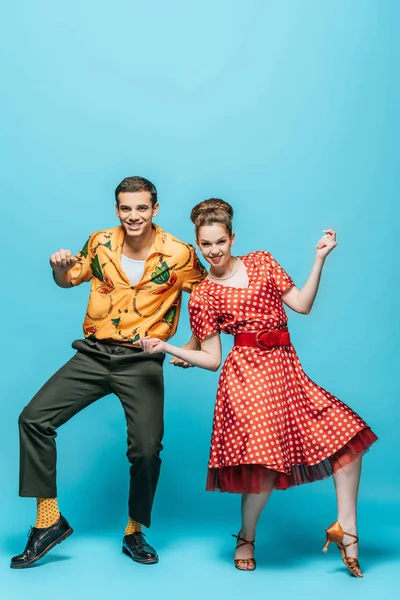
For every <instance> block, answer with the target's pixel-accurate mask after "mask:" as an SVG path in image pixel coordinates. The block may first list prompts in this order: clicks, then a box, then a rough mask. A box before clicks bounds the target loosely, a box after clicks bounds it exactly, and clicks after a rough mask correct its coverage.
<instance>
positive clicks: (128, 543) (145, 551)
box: [122, 531, 158, 565]
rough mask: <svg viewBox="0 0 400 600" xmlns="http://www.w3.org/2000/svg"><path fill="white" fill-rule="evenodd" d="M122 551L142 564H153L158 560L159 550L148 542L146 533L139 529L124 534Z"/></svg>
mask: <svg viewBox="0 0 400 600" xmlns="http://www.w3.org/2000/svg"><path fill="white" fill-rule="evenodd" d="M122 552H123V553H124V554H126V555H127V556H130V557H131V559H132V560H134V561H135V562H138V563H141V564H142V565H153V564H154V563H157V562H158V554H157V552H156V551H155V550H154V548H153V546H150V544H148V543H147V542H146V540H145V539H144V533H142V532H139V531H137V532H136V533H131V534H129V535H126V536H124V539H123V540H122Z"/></svg>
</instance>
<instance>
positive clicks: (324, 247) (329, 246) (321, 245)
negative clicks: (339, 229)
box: [317, 227, 337, 259]
mask: <svg viewBox="0 0 400 600" xmlns="http://www.w3.org/2000/svg"><path fill="white" fill-rule="evenodd" d="M324 233H325V235H324V236H323V237H322V238H321V239H320V240H319V242H318V244H317V258H322V259H325V258H326V257H327V256H328V254H329V253H330V252H332V250H333V249H334V248H336V246H337V242H336V231H335V230H334V229H333V227H332V229H326V230H324Z"/></svg>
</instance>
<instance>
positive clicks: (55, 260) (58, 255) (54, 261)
mask: <svg viewBox="0 0 400 600" xmlns="http://www.w3.org/2000/svg"><path fill="white" fill-rule="evenodd" d="M75 264H76V258H75V256H72V253H71V250H64V249H63V248H61V250H59V251H58V252H54V254H52V255H51V256H50V266H51V268H52V269H53V271H54V272H55V273H66V272H67V271H69V270H70V269H72V267H73V266H74V265H75Z"/></svg>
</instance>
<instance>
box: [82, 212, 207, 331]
mask: <svg viewBox="0 0 400 600" xmlns="http://www.w3.org/2000/svg"><path fill="white" fill-rule="evenodd" d="M153 227H154V228H155V230H156V237H155V240H154V243H153V246H152V248H151V251H150V254H149V256H148V257H147V259H146V261H145V268H144V273H143V277H142V279H141V280H140V281H139V283H138V284H136V285H132V284H131V282H130V281H129V279H128V277H127V275H126V274H125V273H124V271H123V269H122V266H121V255H122V247H123V244H124V237H125V232H124V229H123V228H122V227H121V226H118V227H114V228H113V229H105V230H102V231H98V232H96V233H92V235H91V236H90V237H89V239H88V241H87V242H86V244H85V245H84V247H83V248H82V250H81V251H80V252H79V253H78V254H77V256H76V259H77V262H76V264H75V266H74V267H73V268H72V269H71V271H70V274H71V283H72V285H74V286H75V285H79V284H80V283H82V282H83V281H91V282H92V284H91V291H90V297H89V302H88V307H87V312H86V317H85V321H84V323H83V331H84V335H85V337H89V336H94V337H96V338H97V339H98V340H104V339H109V340H115V341H116V342H121V343H126V342H132V343H134V342H137V341H138V340H139V339H140V338H142V337H145V336H147V335H148V336H152V337H159V338H160V339H162V340H168V339H169V338H170V337H172V336H173V335H174V333H175V331H176V329H177V326H178V319H179V313H180V308H181V300H182V291H185V292H189V293H190V292H191V291H192V290H193V289H194V287H195V286H196V285H197V284H198V283H200V281H202V280H203V279H204V277H205V275H206V271H205V269H204V268H203V266H202V265H201V263H200V262H199V260H198V258H197V255H196V252H195V250H194V248H193V246H191V245H190V244H186V243H185V242H181V240H178V239H177V238H175V237H174V236H173V235H171V234H170V233H167V232H165V231H163V230H162V229H161V228H160V227H158V226H157V225H155V224H154V223H153Z"/></svg>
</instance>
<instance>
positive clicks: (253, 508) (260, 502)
mask: <svg viewBox="0 0 400 600" xmlns="http://www.w3.org/2000/svg"><path fill="white" fill-rule="evenodd" d="M275 477H276V472H275V471H267V475H266V485H265V491H264V492H261V493H260V494H243V495H242V526H241V528H240V532H239V535H240V537H241V538H243V539H245V540H249V541H252V540H254V539H255V536H256V526H257V522H258V519H259V517H260V515H261V513H262V511H263V508H264V506H265V505H266V503H267V501H268V498H269V497H270V495H271V491H272V488H273V485H274V481H275ZM241 543H242V542H240V541H239V540H238V544H241ZM253 556H254V549H253V547H252V546H251V545H250V544H246V545H244V546H241V547H239V548H236V552H235V559H238V558H239V559H240V558H253ZM250 570H252V567H250Z"/></svg>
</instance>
